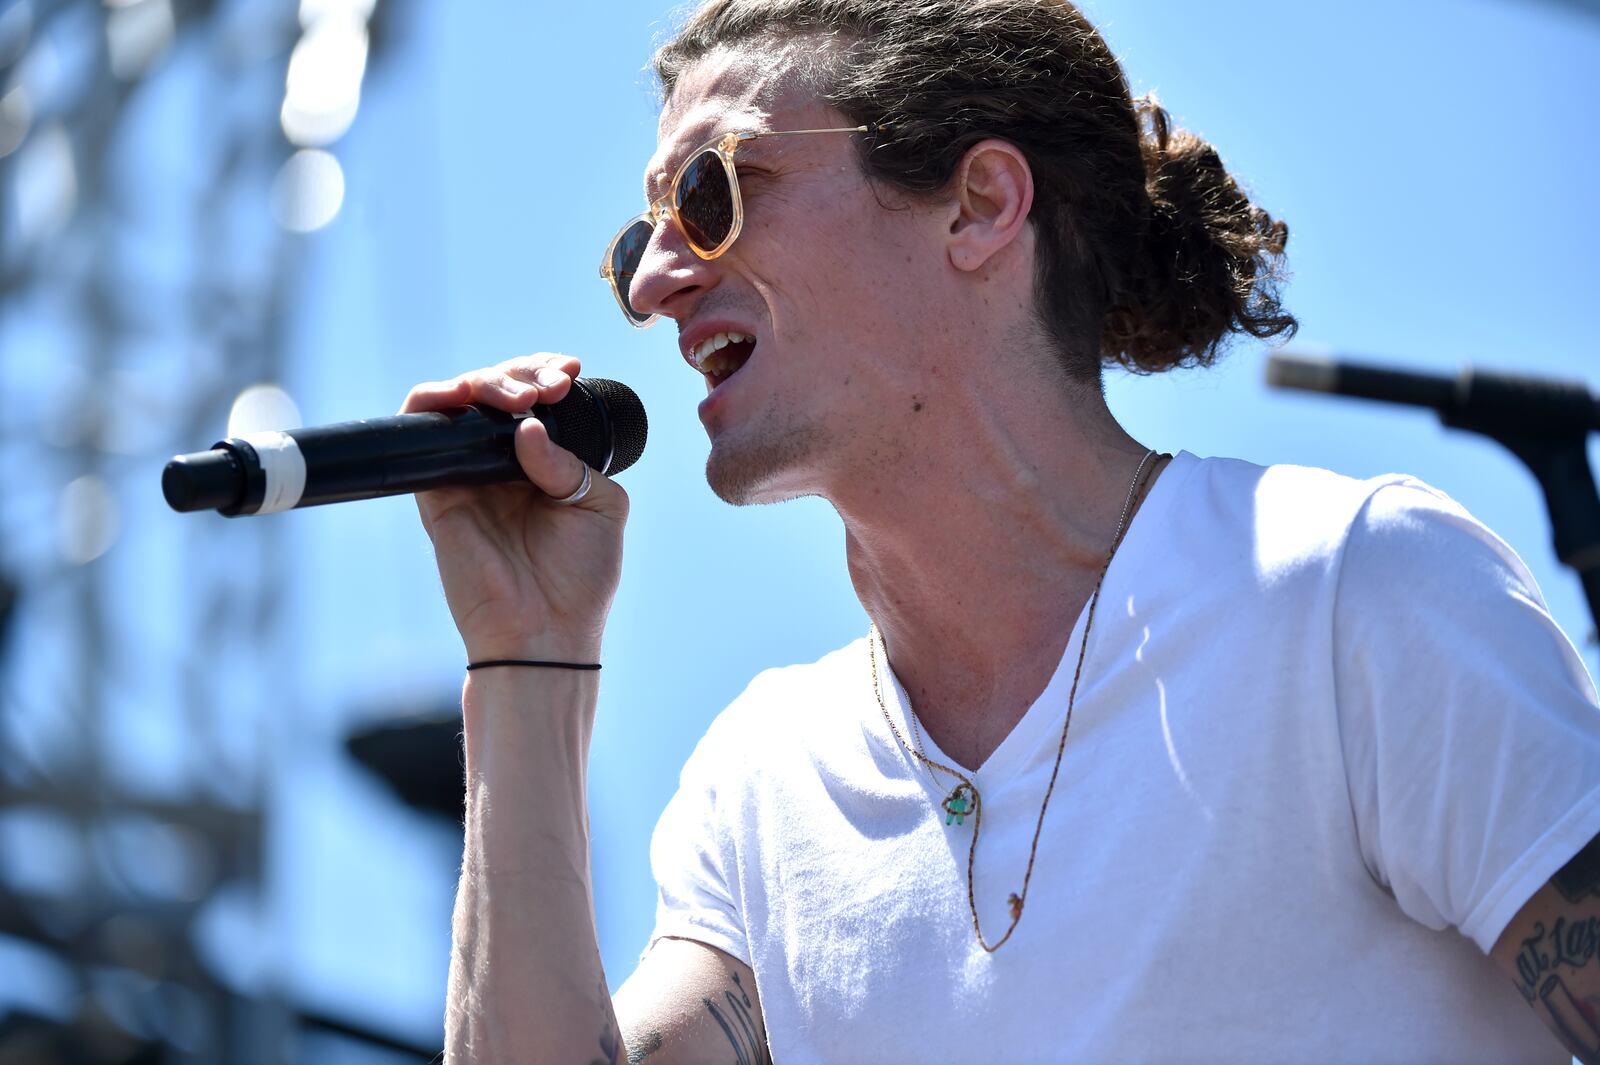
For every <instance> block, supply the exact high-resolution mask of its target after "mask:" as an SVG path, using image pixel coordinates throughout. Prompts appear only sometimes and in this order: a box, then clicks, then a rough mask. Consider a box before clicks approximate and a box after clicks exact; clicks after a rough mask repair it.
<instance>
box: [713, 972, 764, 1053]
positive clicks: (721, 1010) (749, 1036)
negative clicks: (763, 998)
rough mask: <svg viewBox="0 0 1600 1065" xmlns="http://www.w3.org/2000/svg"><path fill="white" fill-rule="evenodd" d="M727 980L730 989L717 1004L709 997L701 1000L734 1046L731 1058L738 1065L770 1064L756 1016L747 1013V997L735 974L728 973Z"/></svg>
mask: <svg viewBox="0 0 1600 1065" xmlns="http://www.w3.org/2000/svg"><path fill="white" fill-rule="evenodd" d="M728 977H729V978H730V979H731V980H732V981H733V988H732V990H727V991H724V992H723V993H722V1001H721V1002H720V1003H719V1002H717V1001H716V1000H715V999H710V998H703V999H701V1001H702V1002H704V1003H705V1004H706V1009H708V1010H710V1011H711V1017H712V1019H713V1020H715V1021H716V1022H717V1024H719V1025H720V1026H721V1027H722V1032H723V1034H724V1035H726V1036H727V1037H728V1042H729V1043H731V1044H732V1045H733V1058H734V1061H735V1062H737V1065H772V1057H771V1055H769V1054H768V1053H767V1043H766V1040H764V1039H762V1038H761V1034H760V1033H759V1032H757V1031H756V1023H755V1017H754V1016H753V1015H752V1014H751V1012H750V1008H751V1003H750V994H749V992H747V991H746V990H745V989H744V983H743V982H742V981H741V980H740V979H739V974H738V973H729V974H728Z"/></svg>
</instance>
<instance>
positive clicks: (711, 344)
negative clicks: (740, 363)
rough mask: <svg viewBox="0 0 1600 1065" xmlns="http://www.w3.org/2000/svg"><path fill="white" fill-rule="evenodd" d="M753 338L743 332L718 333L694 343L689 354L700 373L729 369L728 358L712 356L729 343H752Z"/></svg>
mask: <svg viewBox="0 0 1600 1065" xmlns="http://www.w3.org/2000/svg"><path fill="white" fill-rule="evenodd" d="M755 339H756V338H755V337H753V336H749V335H747V334H745V333H718V334H716V335H715V336H710V337H707V338H706V339H704V340H702V341H701V342H700V343H698V344H696V345H695V346H694V349H693V350H692V351H691V352H690V353H689V354H690V357H691V358H693V359H694V364H695V366H696V367H697V368H698V369H699V370H700V372H701V373H707V374H709V373H720V372H721V371H722V370H725V369H730V368H731V367H729V366H728V365H727V364H728V362H729V360H727V359H718V358H714V357H713V356H714V355H715V354H716V353H717V352H719V351H721V350H722V349H723V348H725V347H727V346H728V345H729V344H740V343H745V342H749V343H754V342H755Z"/></svg>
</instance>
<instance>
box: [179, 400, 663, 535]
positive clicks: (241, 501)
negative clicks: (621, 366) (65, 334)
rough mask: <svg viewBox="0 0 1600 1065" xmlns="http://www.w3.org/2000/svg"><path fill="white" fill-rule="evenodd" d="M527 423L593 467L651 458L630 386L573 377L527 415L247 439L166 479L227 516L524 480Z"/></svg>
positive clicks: (189, 498) (196, 505) (196, 457)
mask: <svg viewBox="0 0 1600 1065" xmlns="http://www.w3.org/2000/svg"><path fill="white" fill-rule="evenodd" d="M524 418H537V419H539V421H541V422H543V423H544V426H545V429H546V430H547V431H548V432H549V434H550V439H551V440H552V441H554V442H555V443H556V444H558V445H559V446H561V447H564V448H566V449H567V450H568V451H570V452H572V453H573V454H574V455H577V456H578V457H579V458H580V459H582V460H583V461H584V462H586V463H588V464H589V466H590V467H592V468H593V469H595V470H598V471H599V472H601V473H604V474H607V475H608V476H609V475H613V474H617V473H621V472H622V471H623V470H625V469H627V468H628V467H629V466H632V465H633V464H634V463H635V462H637V461H638V460H639V456H640V455H642V454H643V453H644V443H645V436H646V434H647V431H648V424H647V422H646V420H645V414H644V404H642V403H640V402H639V397H638V396H637V395H636V394H635V393H634V391H633V389H631V388H629V387H628V386H627V385H625V384H622V383H621V382H619V381H608V380H605V379H604V378H599V377H592V378H583V377H580V378H577V379H576V380H574V381H573V382H572V388H571V389H570V390H569V391H568V392H567V394H566V395H565V396H563V397H562V398H561V401H560V402H558V403H549V404H543V403H541V404H538V405H536V406H534V407H532V408H531V409H529V410H527V411H524V412H522V413H520V414H508V413H506V412H505V411H501V410H495V409H494V408H492V407H484V406H480V405H473V406H469V407H452V408H450V409H448V410H437V411H425V412H422V413H418V414H397V415H395V416H394V417H391V418H367V419H364V420H361V421H354V422H341V423H339V424H337V425H324V426H314V427H311V428H306V429H287V430H284V431H282V432H265V433H249V434H246V435H245V436H239V437H230V438H228V439H227V440H223V441H221V442H220V443H218V444H217V445H216V446H214V447H213V448H212V449H211V450H210V451H197V452H195V453H193V454H189V455H178V456H176V457H174V458H173V460H172V461H171V462H169V463H167V466H166V469H164V470H162V472H161V493H162V495H164V496H166V499H167V505H168V506H170V507H172V509H173V510H176V511H180V512H188V511H195V510H211V509H216V510H217V511H219V512H221V513H222V514H225V515H227V516H228V517H230V518H232V517H238V516H240V515H244V514H272V513H275V512H277V511H280V510H290V509H293V508H295V507H314V506H321V505H322V504H324V503H343V502H345V501H346V500H351V499H374V498H377V497H379V496H392V495H402V494H405V493H407V492H421V491H425V490H426V489H429V488H444V487H448V486H454V485H476V484H495V483H498V482H503V481H525V480H526V475H525V474H524V473H523V472H522V467H521V466H520V465H518V463H517V457H516V453H515V451H514V449H513V444H512V439H513V435H514V434H515V432H516V428H517V424H518V423H519V422H520V421H522V419H524Z"/></svg>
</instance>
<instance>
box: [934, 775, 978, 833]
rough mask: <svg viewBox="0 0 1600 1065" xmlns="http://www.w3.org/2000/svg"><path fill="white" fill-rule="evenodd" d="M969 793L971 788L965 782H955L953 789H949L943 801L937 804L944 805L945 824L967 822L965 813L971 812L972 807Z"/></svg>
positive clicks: (962, 823)
mask: <svg viewBox="0 0 1600 1065" xmlns="http://www.w3.org/2000/svg"><path fill="white" fill-rule="evenodd" d="M971 794H972V789H970V788H968V787H967V786H966V785H965V784H957V785H956V786H955V790H953V791H951V792H950V794H949V796H948V797H946V799H945V800H944V802H942V803H940V804H939V805H941V806H943V807H944V823H945V824H947V825H949V824H957V825H964V824H966V823H967V815H968V814H969V813H971V812H972V807H973V803H972V799H971Z"/></svg>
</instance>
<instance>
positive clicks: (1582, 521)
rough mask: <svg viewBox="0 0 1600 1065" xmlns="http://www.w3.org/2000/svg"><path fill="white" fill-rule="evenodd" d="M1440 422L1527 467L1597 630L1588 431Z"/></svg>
mask: <svg viewBox="0 0 1600 1065" xmlns="http://www.w3.org/2000/svg"><path fill="white" fill-rule="evenodd" d="M1468 372H1470V371H1468ZM1440 421H1442V422H1444V424H1445V425H1448V426H1450V427H1451V428H1454V429H1465V430H1467V431H1469V432H1474V433H1480V434H1482V435H1483V436H1487V437H1488V438H1489V439H1491V440H1493V441H1494V442H1495V443H1497V444H1499V445H1500V446H1501V447H1503V448H1505V449H1506V450H1507V451H1509V452H1511V453H1512V454H1513V455H1515V456H1516V457H1517V458H1519V459H1521V460H1522V464H1523V465H1524V466H1526V467H1528V471H1529V472H1530V473H1532V474H1533V476H1534V479H1535V480H1537V481H1538V482H1539V487H1540V488H1541V489H1542V490H1543V491H1544V505H1545V509H1546V510H1547V511H1549V513H1550V528H1551V533H1552V536H1553V539H1554V541H1555V549H1556V558H1558V559H1560V560H1561V562H1562V564H1564V565H1566V566H1569V567H1571V568H1572V569H1573V570H1574V571H1576V573H1577V574H1578V579H1579V580H1580V581H1582V582H1583V594H1584V596H1585V597H1586V598H1587V599H1588V601H1589V617H1590V618H1591V619H1592V620H1593V621H1594V623H1595V626H1596V627H1597V629H1600V492H1597V491H1596V489H1595V482H1594V473H1593V471H1592V470H1591V469H1590V468H1589V449H1588V438H1587V434H1576V435H1573V434H1563V433H1545V432H1542V431H1540V430H1539V429H1538V428H1537V427H1536V426H1532V425H1528V424H1526V423H1525V424H1524V426H1523V427H1522V429H1521V430H1520V431H1518V430H1516V429H1512V428H1510V427H1507V426H1503V425H1497V424H1492V423H1491V424H1489V425H1481V424H1475V423H1474V422H1473V421H1472V420H1470V419H1457V418H1452V417H1450V416H1448V415H1441V416H1440ZM1589 639H1590V642H1594V641H1595V640H1596V639H1600V634H1597V633H1591V634H1590V636H1589Z"/></svg>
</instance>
